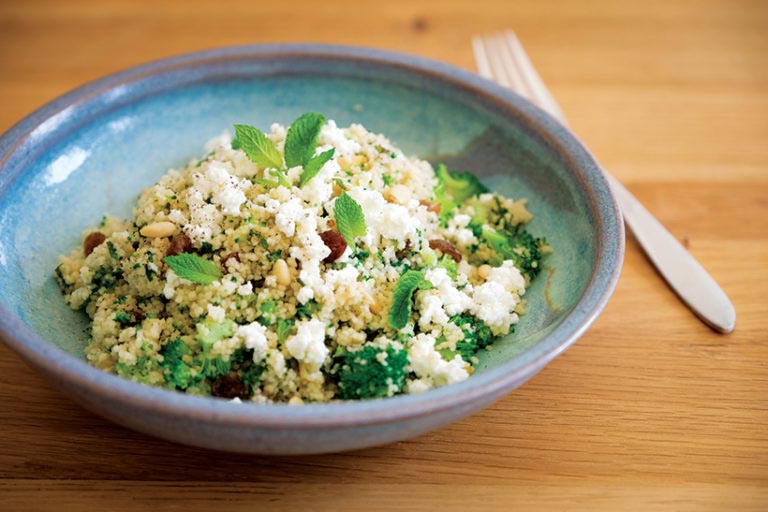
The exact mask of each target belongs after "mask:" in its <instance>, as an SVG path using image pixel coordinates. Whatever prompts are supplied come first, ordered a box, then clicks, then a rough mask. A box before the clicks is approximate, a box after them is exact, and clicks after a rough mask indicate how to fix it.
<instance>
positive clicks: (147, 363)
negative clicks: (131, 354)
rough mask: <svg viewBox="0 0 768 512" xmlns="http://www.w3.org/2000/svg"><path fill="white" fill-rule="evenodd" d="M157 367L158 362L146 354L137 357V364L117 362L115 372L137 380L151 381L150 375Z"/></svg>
mask: <svg viewBox="0 0 768 512" xmlns="http://www.w3.org/2000/svg"><path fill="white" fill-rule="evenodd" d="M155 369H157V363H156V362H155V361H154V359H152V358H150V357H148V356H146V355H141V356H139V357H138V358H136V363H135V364H127V363H115V373H117V374H118V375H120V376H121V377H125V378H127V379H131V380H134V381H136V382H144V383H149V375H150V373H151V372H152V371H153V370H155Z"/></svg>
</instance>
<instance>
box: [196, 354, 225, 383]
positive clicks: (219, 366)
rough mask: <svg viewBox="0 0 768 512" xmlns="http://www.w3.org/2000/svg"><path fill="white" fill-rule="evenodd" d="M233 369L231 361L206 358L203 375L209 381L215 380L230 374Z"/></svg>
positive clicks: (219, 358)
mask: <svg viewBox="0 0 768 512" xmlns="http://www.w3.org/2000/svg"><path fill="white" fill-rule="evenodd" d="M231 369H232V362H231V361H224V360H223V359H222V358H221V357H219V356H216V357H211V358H204V359H203V363H202V368H201V370H202V374H203V375H204V376H205V377H206V378H208V379H215V378H217V377H220V376H221V375H224V374H227V373H229V370H231Z"/></svg>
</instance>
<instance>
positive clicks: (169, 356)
mask: <svg viewBox="0 0 768 512" xmlns="http://www.w3.org/2000/svg"><path fill="white" fill-rule="evenodd" d="M160 354H161V355H162V356H163V362H162V363H160V367H161V368H162V369H163V377H164V378H165V382H167V383H168V384H170V385H171V386H173V387H174V388H178V389H187V388H188V387H189V385H190V384H192V381H193V379H192V372H191V371H190V370H191V368H190V366H189V365H188V364H187V363H185V362H184V361H183V359H182V358H183V357H184V356H185V355H188V354H189V347H187V345H186V344H185V343H184V342H183V341H182V340H181V339H180V338H176V339H175V340H172V341H169V342H168V343H167V344H166V345H165V346H164V347H163V348H162V349H161V350H160Z"/></svg>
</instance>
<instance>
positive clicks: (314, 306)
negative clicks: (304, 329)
mask: <svg viewBox="0 0 768 512" xmlns="http://www.w3.org/2000/svg"><path fill="white" fill-rule="evenodd" d="M318 311H320V304H318V303H317V301H316V300H315V299H310V300H308V301H307V303H306V304H300V305H299V307H297V308H296V316H298V317H299V318H300V319H301V320H307V319H308V318H312V315H314V314H315V313H317V312H318Z"/></svg>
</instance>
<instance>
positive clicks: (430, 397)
mask: <svg viewBox="0 0 768 512" xmlns="http://www.w3.org/2000/svg"><path fill="white" fill-rule="evenodd" d="M231 59H248V60H264V59H310V60H311V59H337V60H344V61H364V62H366V63H367V64H368V65H374V66H385V67H389V68H395V69H400V70H404V71H407V72H409V73H412V74H414V75H422V76H428V77H431V78H433V79H437V80H439V81H442V82H447V83H450V84H451V85H452V86H453V87H455V88H457V89H460V90H462V91H465V92H466V93H467V94H470V95H472V96H475V97H480V98H481V99H483V100H484V101H486V102H490V103H492V104H494V105H495V106H498V107H499V108H500V109H501V110H503V111H505V112H509V114H510V115H515V116H516V117H519V118H521V119H522V120H523V121H524V122H525V123H526V126H527V129H528V130H530V132H531V133H533V134H535V135H537V136H538V137H540V138H541V139H542V140H543V141H544V142H545V143H546V144H548V145H549V146H550V149H551V150H552V151H554V152H556V153H557V154H558V155H559V156H560V157H561V158H562V159H563V160H564V162H565V164H566V166H567V167H568V168H569V169H570V171H571V172H573V174H574V176H575V178H576V179H577V181H578V182H579V186H580V187H581V188H582V189H583V192H584V193H585V195H586V196H587V198H588V199H589V201H590V203H591V207H592V211H593V213H594V215H595V221H596V223H597V224H598V226H597V229H598V232H599V233H600V235H599V237H598V239H597V241H596V242H597V250H596V264H595V267H594V269H593V271H592V275H591V276H590V279H589V282H588V283H587V286H586V288H585V289H584V292H583V293H582V295H581V297H580V298H579V299H578V301H577V303H576V304H575V306H574V307H573V308H572V310H571V312H570V313H568V314H567V315H566V316H565V317H564V318H563V319H562V320H561V321H560V323H559V325H557V326H556V327H555V328H554V329H553V330H552V331H551V332H550V333H549V334H547V335H546V336H545V337H544V338H542V339H541V340H540V341H538V342H537V343H535V344H534V345H532V346H531V347H528V348H527V349H525V350H524V351H523V352H521V353H520V354H519V355H518V356H517V357H514V358H512V359H510V360H508V361H505V362H503V363H501V364H499V365H497V366H495V367H493V368H489V369H487V370H485V371H483V372H481V373H478V374H477V375H474V376H473V377H472V378H470V379H467V380H465V381H462V382H460V383H456V384H452V385H449V386H443V387H440V388H436V389H433V390H429V391H428V392H425V393H419V394H410V395H409V394H405V395H398V396H395V397H390V398H384V399H375V400H364V401H363V400H361V401H350V402H340V403H330V404H327V403H323V404H305V405H303V406H301V407H295V406H289V405H287V404H282V403H280V404H259V405H258V406H251V405H244V404H238V403H233V402H232V401H229V400H224V399H218V398H209V397H199V396H190V395H186V394H183V393H179V392H176V391H170V390H165V389H161V388H156V387H152V386H149V385H145V384H139V383H136V382H133V381H130V380H128V379H124V378H122V377H118V376H116V375H113V374H109V373H107V372H104V371H102V370H99V369H97V368H95V367H93V366H91V365H89V364H88V363H87V362H85V361H84V360H81V359H78V358H76V357H75V356H73V355H71V354H69V353H67V352H65V351H64V350H62V349H60V348H59V347H57V346H56V345H54V344H53V343H51V342H48V341H46V340H45V339H43V338H42V337H41V336H39V335H38V334H37V333H35V332H34V331H33V330H32V329H31V328H29V327H28V326H27V325H26V324H24V323H23V322H22V321H21V320H20V319H19V318H18V317H16V315H15V314H13V313H12V312H11V311H10V310H9V308H8V307H7V306H6V305H5V304H3V303H2V302H0V340H2V341H3V342H4V343H5V344H6V345H7V346H9V347H10V348H11V349H12V350H13V351H15V352H16V353H17V354H18V355H20V356H21V357H22V358H23V359H24V360H26V361H27V362H28V363H29V364H31V365H32V366H33V367H36V368H39V369H42V370H43V373H44V374H45V376H46V377H47V378H49V379H52V380H53V381H55V382H57V383H64V384H68V385H70V386H74V387H78V388H85V389H87V390H88V391H89V392H90V393H92V394H94V395H95V396H100V397H102V398H104V399H110V400H117V401H121V402H124V403H126V405H129V406H132V407H134V408H136V409H141V410H145V411H151V412H156V413H158V414H163V415H172V416H178V417H185V418H188V419H194V420H197V421H202V422H208V423H217V424H222V423H223V424H226V425H230V426H253V427H256V426H258V427H260V428H274V429H287V430H308V429H314V428H318V427H325V428H329V427H337V428H338V427H350V426H360V425H376V424H381V423H390V422H395V421H401V420H407V419H409V418H416V417H421V416H424V415H428V414H432V413H439V412H440V411H445V410H448V409H452V408H458V407H461V406H467V404H470V403H472V402H474V401H481V400H482V399H483V397H486V399H487V397H489V396H491V397H494V398H499V397H501V396H502V394H506V393H507V392H509V391H511V390H512V389H514V387H516V386H517V385H519V384H521V383H522V382H524V381H525V380H527V379H528V378H530V377H532V376H533V375H534V374H535V373H536V372H537V371H539V370H540V369H541V368H543V367H544V366H545V365H546V364H547V363H548V362H549V361H551V360H552V359H554V358H555V357H557V356H558V355H559V354H560V353H562V352H563V351H564V350H566V349H567V348H568V347H569V346H571V345H572V344H573V343H574V342H575V341H576V340H577V339H578V338H579V337H580V336H581V335H582V334H583V333H584V332H585V331H586V330H587V329H588V328H589V326H590V325H591V324H592V323H593V322H594V321H595V319H596V318H597V316H598V315H599V314H600V313H601V311H602V310H603V308H604V307H605V305H606V303H607V301H608V299H609V297H610V296H611V294H612V293H613V291H614V289H615V287H616V283H617V282H618V278H619V275H620V272H621V267H622V263H623V256H624V245H625V238H624V236H625V234H624V224H623V221H622V216H621V212H620V210H619V207H618V204H617V203H616V200H615V199H614V197H613V195H612V193H611V190H610V187H609V185H608V182H607V181H606V179H605V177H604V176H603V173H602V171H601V169H600V167H599V165H598V164H597V162H596V160H595V159H594V157H593V156H592V155H591V153H590V152H589V150H588V149H587V148H586V147H585V146H584V145H583V144H582V143H581V142H580V141H579V140H578V138H577V137H576V136H575V135H574V134H573V133H572V132H570V130H569V129H567V128H566V127H564V126H563V125H561V124H560V123H559V122H558V121H557V120H555V119H554V118H552V117H551V116H549V115H548V114H547V113H545V112H544V111H542V110H540V109H539V108H538V107H536V106H534V105H532V104H531V103H529V102H528V101H527V100H525V99H523V98H522V97H520V96H518V95H517V94H515V93H514V92H512V91H510V90H508V89H505V88H503V87H501V86H499V85H497V84H495V83H494V82H491V81H489V80H486V79H484V78H482V77H480V76H478V75H476V74H474V73H471V72H469V71H466V70H464V69H461V68H458V67H456V66H453V65H450V64H446V63H443V62H438V61H435V60H431V59H427V58H424V57H419V56H414V55H409V54H404V53H399V52H394V51H389V50H381V49H372V48H366V47H355V46H341V45H326V44H306V43H302V44H283V43H280V44H257V45H244V46H230V47H224V48H217V49H212V50H204V51H198V52H193V53H187V54H183V55H178V56H174V57H169V58H164V59H160V60H156V61H152V62H149V63H146V64H142V65H138V66H135V67H131V68H128V69H126V70H123V71H119V72H116V73H112V74H109V75H107V76H105V77H103V78H100V79H97V80H94V81H92V82H89V83H87V84H85V85H83V86H80V87H78V88H76V89H74V90H72V91H71V92H68V93H66V94H64V95H62V96H60V97H58V98H56V99H54V100H52V101H51V102H49V103H47V104H45V105H44V106H42V107H40V108H38V109H37V110H35V111H34V112H32V113H31V114H29V115H28V116H26V117H25V118H24V119H22V120H21V121H19V122H18V123H16V124H15V125H13V126H12V127H11V128H10V129H9V130H8V131H7V132H6V133H5V134H4V135H2V136H1V137H0V173H3V172H8V171H7V170H6V169H5V168H4V167H5V165H6V163H7V162H8V159H9V158H10V157H11V156H12V155H13V153H14V152H15V151H16V150H17V149H18V148H19V146H20V145H22V143H23V142H24V141H25V140H27V139H28V138H29V137H30V136H31V135H32V134H33V132H34V131H35V130H36V129H37V128H39V127H41V126H43V125H44V124H45V123H46V122H55V119H56V116H58V115H59V114H61V113H62V112H63V111H65V110H67V109H69V108H71V107H73V106H76V105H80V104H87V103H88V102H89V101H92V100H93V99H94V98H96V97H97V96H99V95H101V94H103V93H104V92H106V91H109V90H114V89H115V88H117V87H121V86H125V85H130V84H132V83H136V84H140V83H141V81H142V80H143V79H144V78H148V77H153V76H157V75H163V74H164V73H168V72H170V71H192V70H194V69H198V68H204V67H206V66H210V65H212V64H215V63H217V62H222V61H226V60H231ZM152 92H155V90H153V91H152ZM15 177H16V176H9V177H8V179H7V180H6V181H7V182H12V181H13V180H14V178H15ZM5 188H6V187H0V197H1V196H2V195H3V194H4V192H5V191H4V190H3V189H5ZM521 361H522V363H521Z"/></svg>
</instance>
